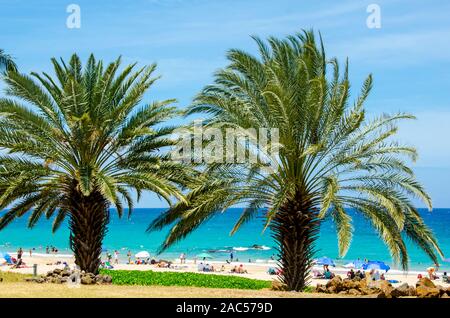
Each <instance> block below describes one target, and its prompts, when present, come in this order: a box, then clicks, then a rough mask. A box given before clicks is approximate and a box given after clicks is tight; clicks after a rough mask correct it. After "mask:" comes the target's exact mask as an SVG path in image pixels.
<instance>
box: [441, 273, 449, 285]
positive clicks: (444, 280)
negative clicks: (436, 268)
mask: <svg viewBox="0 0 450 318" xmlns="http://www.w3.org/2000/svg"><path fill="white" fill-rule="evenodd" d="M442 282H444V283H447V284H448V283H449V279H448V276H447V272H444V275H442Z"/></svg>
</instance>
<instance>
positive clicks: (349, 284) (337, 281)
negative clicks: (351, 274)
mask: <svg viewBox="0 0 450 318" xmlns="http://www.w3.org/2000/svg"><path fill="white" fill-rule="evenodd" d="M315 291H316V292H318V293H328V294H346V295H352V296H363V295H368V296H371V297H376V298H398V297H406V296H417V297H419V298H439V297H442V298H447V297H450V288H444V287H442V286H436V285H435V284H434V283H433V282H432V281H431V280H429V279H428V278H421V279H420V280H419V281H418V282H417V284H416V288H414V286H409V285H408V284H407V283H404V284H402V285H400V286H398V287H396V288H394V287H393V286H392V284H390V283H389V282H388V281H385V280H379V281H373V282H367V280H365V279H363V280H360V279H354V280H350V279H347V278H346V279H342V278H341V277H339V276H336V277H334V278H333V279H331V280H330V281H328V282H327V283H326V285H322V284H318V285H317V286H316V290H315Z"/></svg>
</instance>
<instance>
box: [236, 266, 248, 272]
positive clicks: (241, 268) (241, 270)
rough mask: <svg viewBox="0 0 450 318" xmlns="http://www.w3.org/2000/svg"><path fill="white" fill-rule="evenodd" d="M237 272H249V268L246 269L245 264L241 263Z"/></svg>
mask: <svg viewBox="0 0 450 318" xmlns="http://www.w3.org/2000/svg"><path fill="white" fill-rule="evenodd" d="M237 272H238V273H239V274H248V272H247V270H246V269H244V265H242V264H241V265H239V267H238V269H237Z"/></svg>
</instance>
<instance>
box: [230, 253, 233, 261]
mask: <svg viewBox="0 0 450 318" xmlns="http://www.w3.org/2000/svg"><path fill="white" fill-rule="evenodd" d="M233 258H234V255H233V252H231V253H230V262H232V261H233Z"/></svg>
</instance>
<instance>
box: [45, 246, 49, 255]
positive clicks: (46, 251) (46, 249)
mask: <svg viewBox="0 0 450 318" xmlns="http://www.w3.org/2000/svg"><path fill="white" fill-rule="evenodd" d="M48 253H49V249H48V246H47V247H46V248H45V254H48Z"/></svg>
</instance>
